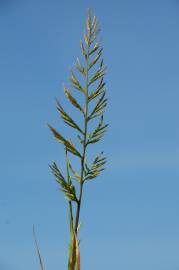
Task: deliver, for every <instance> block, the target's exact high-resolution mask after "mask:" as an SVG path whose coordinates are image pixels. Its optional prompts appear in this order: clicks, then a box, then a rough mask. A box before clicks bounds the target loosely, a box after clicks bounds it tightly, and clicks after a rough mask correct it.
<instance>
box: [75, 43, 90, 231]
mask: <svg viewBox="0 0 179 270" xmlns="http://www.w3.org/2000/svg"><path fill="white" fill-rule="evenodd" d="M88 61H89V46H88V51H87V59H86V94H85V119H84V121H85V123H84V140H83V155H82V158H81V177H80V179H81V180H80V195H79V200H78V203H77V210H76V221H75V233H76V235H77V233H78V232H77V230H78V224H79V216H80V208H81V200H82V195H83V184H84V181H83V175H84V162H85V156H86V138H87V131H88V126H87V124H88V83H89V82H88V69H89V63H88Z"/></svg>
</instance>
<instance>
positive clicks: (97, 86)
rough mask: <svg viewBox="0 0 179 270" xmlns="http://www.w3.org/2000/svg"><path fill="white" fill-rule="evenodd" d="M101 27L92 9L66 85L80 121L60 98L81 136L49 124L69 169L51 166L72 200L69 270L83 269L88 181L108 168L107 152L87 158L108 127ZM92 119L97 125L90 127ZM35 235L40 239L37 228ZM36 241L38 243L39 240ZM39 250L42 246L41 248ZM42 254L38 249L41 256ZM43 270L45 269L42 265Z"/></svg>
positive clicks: (64, 115)
mask: <svg viewBox="0 0 179 270" xmlns="http://www.w3.org/2000/svg"><path fill="white" fill-rule="evenodd" d="M99 31H100V30H99V26H98V21H97V18H96V16H92V12H91V10H90V9H88V11H87V19H86V29H85V31H84V33H83V39H82V40H81V41H80V48H81V54H82V55H81V57H80V58H77V60H76V62H75V64H74V67H73V68H72V69H70V78H69V80H70V83H71V87H67V86H65V85H63V90H64V95H65V98H66V101H67V102H68V103H69V105H71V107H72V108H73V109H74V110H76V111H77V112H78V114H79V117H78V119H77V121H76V119H75V114H73V115H72V113H71V114H69V113H68V112H67V111H66V109H65V108H64V106H62V104H61V103H60V102H59V100H58V99H56V109H57V111H58V113H59V115H60V117H61V119H62V120H63V122H64V123H65V124H66V125H67V126H68V128H71V130H73V134H74V139H73V141H74V142H76V138H77V143H75V144H74V143H73V142H72V140H71V139H69V138H66V137H65V136H63V135H61V132H59V131H57V130H56V129H55V128H54V127H52V126H51V125H50V124H47V125H48V128H49V129H50V131H51V132H52V134H53V136H54V138H55V139H56V140H57V141H58V143H60V144H62V145H63V147H64V149H65V155H64V159H65V163H66V172H64V173H63V172H62V171H61V169H60V168H59V166H58V165H57V164H56V163H55V162H53V163H52V164H51V165H50V166H49V167H50V170H51V172H52V174H53V175H54V177H55V180H56V182H57V184H58V186H59V188H60V190H61V191H62V192H63V193H64V196H65V198H66V199H67V203H68V217H69V234H70V242H69V250H68V270H80V267H81V266H80V248H79V240H78V234H79V227H80V221H79V219H80V209H81V204H82V199H83V188H84V184H85V183H86V182H89V181H91V180H94V179H95V178H96V177H98V176H99V175H100V174H101V172H102V171H103V170H104V169H105V168H104V165H105V164H106V158H105V156H104V154H103V152H101V153H100V154H93V156H91V155H90V159H92V160H93V161H92V162H88V158H87V157H88V148H89V146H92V145H95V144H96V143H98V142H99V141H101V139H102V138H103V136H104V134H105V133H106V130H107V127H108V124H106V123H105V121H104V112H105V110H106V107H107V98H106V83H105V81H104V76H105V73H106V66H105V65H104V61H103V57H102V54H103V48H102V47H101V45H100V42H99V38H98V35H99ZM77 95H81V97H80V98H79V99H78V98H77V97H76V96H77ZM67 106H68V105H67ZM68 107H69V106H68ZM92 122H93V124H92V126H93V128H90V126H91V125H90V124H91V123H92ZM71 155H73V156H74V158H78V160H77V164H78V165H75V167H77V166H78V168H77V169H76V168H75V167H74V165H73V164H72V161H71V160H74V158H73V159H71ZM34 239H36V237H35V231H34ZM35 242H36V243H37V241H35ZM36 246H37V245H36ZM37 247H38V246H37ZM37 250H39V249H38V248H37ZM39 254H40V253H39V252H38V256H39V259H40V258H41V257H40V255H39ZM40 262H41V260H40ZM42 266H43V265H42ZM41 270H44V269H43V268H41Z"/></svg>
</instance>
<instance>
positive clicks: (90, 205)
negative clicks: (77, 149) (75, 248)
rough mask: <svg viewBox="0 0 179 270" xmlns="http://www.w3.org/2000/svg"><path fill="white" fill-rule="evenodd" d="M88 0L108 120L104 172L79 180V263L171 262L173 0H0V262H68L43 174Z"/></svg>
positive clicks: (176, 194)
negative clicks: (98, 41) (96, 24)
mask: <svg viewBox="0 0 179 270" xmlns="http://www.w3.org/2000/svg"><path fill="white" fill-rule="evenodd" d="M88 7H90V8H92V10H93V11H94V13H95V14H96V15H97V17H98V19H99V21H100V25H101V28H102V32H101V38H102V43H103V46H104V48H105V51H104V57H105V62H106V64H107V65H108V73H107V76H106V81H107V86H108V97H109V109H108V111H107V113H106V119H107V121H108V122H109V123H110V128H109V130H108V134H107V136H106V137H105V140H104V141H103V143H102V144H101V145H100V146H98V149H97V150H98V151H100V150H105V152H106V154H107V156H108V166H107V170H106V173H105V174H103V175H102V176H101V177H100V178H99V179H96V181H94V182H91V183H89V184H88V186H86V188H85V200H84V206H83V208H82V212H81V221H82V222H83V226H82V228H81V235H80V238H81V240H82V241H81V254H82V255H81V256H82V269H85V270H90V269H93V270H94V269H103V270H107V269H108V270H109V269H122V270H131V269H132V270H144V269H145V270H151V269H152V270H177V269H179V122H178V118H179V106H178V104H179V1H177V0H150V1H144V0H143V1H142V0H135V1H133V0H119V1H100V0H98V1H95V0H91V1H87V0H85V1H80V0H76V1H72V0H71V1H69V0H68V1H64V0H63V1H60V0H58V1H57V0H53V1H47V0H43V1H42V0H31V1H28V0H6V1H5V0H1V1H0V25H1V26H0V123H1V135H0V137H1V139H0V167H1V169H0V183H1V185H0V270H24V269H26V270H32V269H38V261H37V258H36V254H35V249H34V243H33V239H32V225H33V224H35V225H36V229H37V232H38V237H39V242H40V246H41V250H42V253H43V256H44V257H45V263H46V269H66V259H67V258H66V251H67V244H68V227H67V213H66V202H65V200H64V198H63V196H62V194H61V193H60V192H59V191H58V188H57V185H56V183H55V181H54V180H53V177H52V175H51V174H50V172H49V169H48V164H49V163H50V162H51V161H52V160H56V161H58V162H59V163H60V162H62V163H63V147H61V146H60V145H58V144H57V143H56V142H55V141H54V140H53V138H52V136H51V133H50V132H49V130H48V129H47V128H46V122H50V123H52V124H53V125H54V126H56V127H58V129H59V130H61V132H62V133H63V132H64V133H65V132H66V129H65V128H64V126H63V124H62V122H60V120H59V117H58V114H57V112H56V110H55V107H54V98H55V97H60V98H63V91H62V87H61V84H62V82H66V81H67V78H68V68H69V67H70V66H72V64H73V63H74V61H75V59H76V57H77V56H79V55H80V54H81V52H80V47H79V40H80V38H81V37H82V32H83V30H84V22H85V17H86V10H87V8H88Z"/></svg>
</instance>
